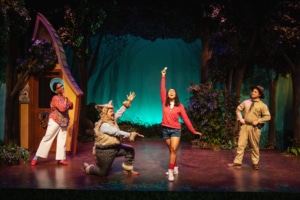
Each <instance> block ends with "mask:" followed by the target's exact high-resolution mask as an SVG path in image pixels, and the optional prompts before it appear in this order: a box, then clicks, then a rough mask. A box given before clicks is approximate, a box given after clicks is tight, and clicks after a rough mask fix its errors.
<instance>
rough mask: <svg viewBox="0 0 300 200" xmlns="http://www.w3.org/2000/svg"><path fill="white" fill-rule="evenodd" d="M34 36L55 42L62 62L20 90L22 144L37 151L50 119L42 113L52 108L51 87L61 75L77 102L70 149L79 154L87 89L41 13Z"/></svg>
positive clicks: (52, 148) (69, 93)
mask: <svg viewBox="0 0 300 200" xmlns="http://www.w3.org/2000/svg"><path fill="white" fill-rule="evenodd" d="M33 38H34V39H39V40H45V41H48V42H51V43H53V46H54V47H55V51H56V55H57V58H58V63H57V64H56V66H55V68H54V69H53V70H52V71H50V72H47V73H45V74H42V75H40V76H31V77H30V78H29V80H28V82H27V84H26V85H25V86H24V88H23V90H22V91H21V92H20V96H19V97H20V98H19V101H20V129H21V130H20V134H21V135H20V138H21V146H22V147H24V148H26V149H28V150H29V151H36V150H37V148H38V146H39V143H40V141H41V139H42V138H43V136H44V135H45V132H46V128H47V127H46V124H45V123H47V119H45V120H44V119H42V118H41V115H43V114H45V112H47V111H50V101H51V98H52V96H53V94H54V93H52V91H51V90H50V80H51V79H52V78H55V77H57V78H61V79H62V80H63V81H64V84H65V93H66V95H67V96H68V98H69V99H70V101H72V102H73V104H74V108H73V109H72V110H70V111H69V115H70V123H69V126H68V135H67V143H66V151H67V152H69V153H75V152H76V147H77V136H78V126H79V117H80V101H81V96H82V94H83V92H82V91H81V89H80V88H79V87H78V85H77V83H76V82H75V80H74V78H73V77H72V75H71V72H70V70H69V68H68V64H67V61H66V55H65V51H64V48H63V45H62V43H61V41H60V38H59V36H58V35H57V33H56V30H55V29H54V28H53V26H52V25H51V24H50V23H49V21H48V20H47V19H46V18H45V17H44V16H43V15H42V14H40V13H38V14H37V18H36V23H35V28H34V33H33ZM55 148H56V141H54V142H53V145H52V147H51V150H50V151H55Z"/></svg>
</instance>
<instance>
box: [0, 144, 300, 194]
mask: <svg viewBox="0 0 300 200" xmlns="http://www.w3.org/2000/svg"><path fill="white" fill-rule="evenodd" d="M129 144H131V145H133V146H134V147H135V152H136V157H135V162H134V168H135V170H137V171H139V172H140V175H138V176H128V175H124V174H123V172H122V168H121V164H122V162H123V160H124V158H123V157H120V158H116V160H115V162H114V164H113V167H112V170H111V173H110V175H109V176H108V177H96V176H92V175H86V174H85V173H84V171H83V167H82V163H83V162H88V163H94V160H93V156H92V146H93V143H92V142H87V143H78V148H77V153H76V154H73V155H72V154H69V155H67V161H68V162H69V165H67V166H61V165H57V164H56V162H55V154H54V153H50V154H49V156H48V158H47V159H41V158H40V159H39V160H38V164H37V165H36V166H31V165H30V162H27V163H26V164H23V163H22V164H20V165H15V166H9V167H4V168H1V169H0V178H1V183H0V187H1V194H2V195H5V196H10V197H11V198H10V199H20V198H23V197H25V196H26V197H28V196H30V198H31V199H35V197H36V198H37V199H39V198H41V197H43V198H44V199H45V198H46V199H47V198H49V199H54V198H55V199H76V198H77V199H81V197H89V198H86V199H92V198H98V197H100V196H99V195H102V197H110V199H111V197H114V198H116V199H118V198H119V197H120V196H121V197H124V198H125V197H126V199H127V198H129V197H130V196H131V195H133V196H132V197H135V198H134V199H160V198H163V197H164V198H165V197H169V198H173V197H174V198H175V197H176V198H177V199H178V198H180V199H189V198H194V197H195V196H197V197H204V198H205V197H210V198H212V199H215V198H216V197H220V198H222V199H225V198H226V197H228V199H235V198H239V197H244V196H245V197H247V196H248V197H252V198H253V199H254V198H255V199H261V198H264V197H265V198H269V197H270V198H271V197H272V198H273V199H277V198H278V199H282V198H287V197H289V198H290V199H294V198H295V199H296V198H298V197H300V157H293V156H288V155H286V154H285V153H284V152H282V151H277V150H261V158H260V163H259V166H260V170H253V169H252V163H251V159H250V151H247V152H245V156H244V163H243V167H242V168H241V169H232V168H229V167H227V163H230V162H232V161H233V158H234V155H235V150H219V151H215V150H203V149H197V148H192V145H191V144H190V143H189V142H183V141H182V142H181V144H180V146H179V149H178V166H179V174H178V175H175V181H174V182H169V181H168V180H167V176H166V175H165V172H166V170H167V167H168V156H169V153H168V150H167V147H166V146H165V143H164V142H163V140H159V139H157V140H138V141H136V142H131V143H129ZM33 156H34V152H33V153H32V154H31V157H30V160H31V158H32V157H33ZM2 195H1V196H2ZM28 198H29V197H28ZM25 199H27V198H25ZM208 199H209V198H208Z"/></svg>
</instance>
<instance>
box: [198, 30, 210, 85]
mask: <svg viewBox="0 0 300 200" xmlns="http://www.w3.org/2000/svg"><path fill="white" fill-rule="evenodd" d="M206 29H207V30H206ZM209 38H210V35H209V31H208V28H207V27H206V28H204V30H203V31H202V32H201V41H202V58H201V77H200V82H201V84H204V83H207V82H208V69H207V66H206V63H207V61H208V59H210V57H211V53H212V51H211V50H209Z"/></svg>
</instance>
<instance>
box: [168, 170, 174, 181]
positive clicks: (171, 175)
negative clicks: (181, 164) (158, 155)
mask: <svg viewBox="0 0 300 200" xmlns="http://www.w3.org/2000/svg"><path fill="white" fill-rule="evenodd" d="M168 180H169V181H174V170H173V169H169V170H168Z"/></svg>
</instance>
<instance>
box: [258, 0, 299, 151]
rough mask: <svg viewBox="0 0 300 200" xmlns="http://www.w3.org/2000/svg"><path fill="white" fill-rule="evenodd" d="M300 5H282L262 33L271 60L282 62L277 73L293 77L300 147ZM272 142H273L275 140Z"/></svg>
mask: <svg viewBox="0 0 300 200" xmlns="http://www.w3.org/2000/svg"><path fill="white" fill-rule="evenodd" d="M299 12H300V2H299V1H296V2H294V1H281V2H279V4H278V5H277V7H276V12H274V13H273V14H272V15H271V16H270V17H269V20H268V23H267V26H266V27H265V30H264V32H263V34H264V44H265V46H266V48H267V49H268V51H269V54H270V56H272V57H273V58H274V59H276V58H277V59H276V60H279V63H280V64H281V65H280V66H279V67H274V68H273V69H274V70H275V71H276V72H277V73H282V72H285V73H290V74H291V77H292V87H293V106H292V107H293V110H292V113H291V114H292V118H293V138H291V139H292V143H293V145H294V146H298V147H299V145H300V56H299V55H300V17H299ZM269 141H270V142H271V143H272V142H274V140H273V138H269Z"/></svg>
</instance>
